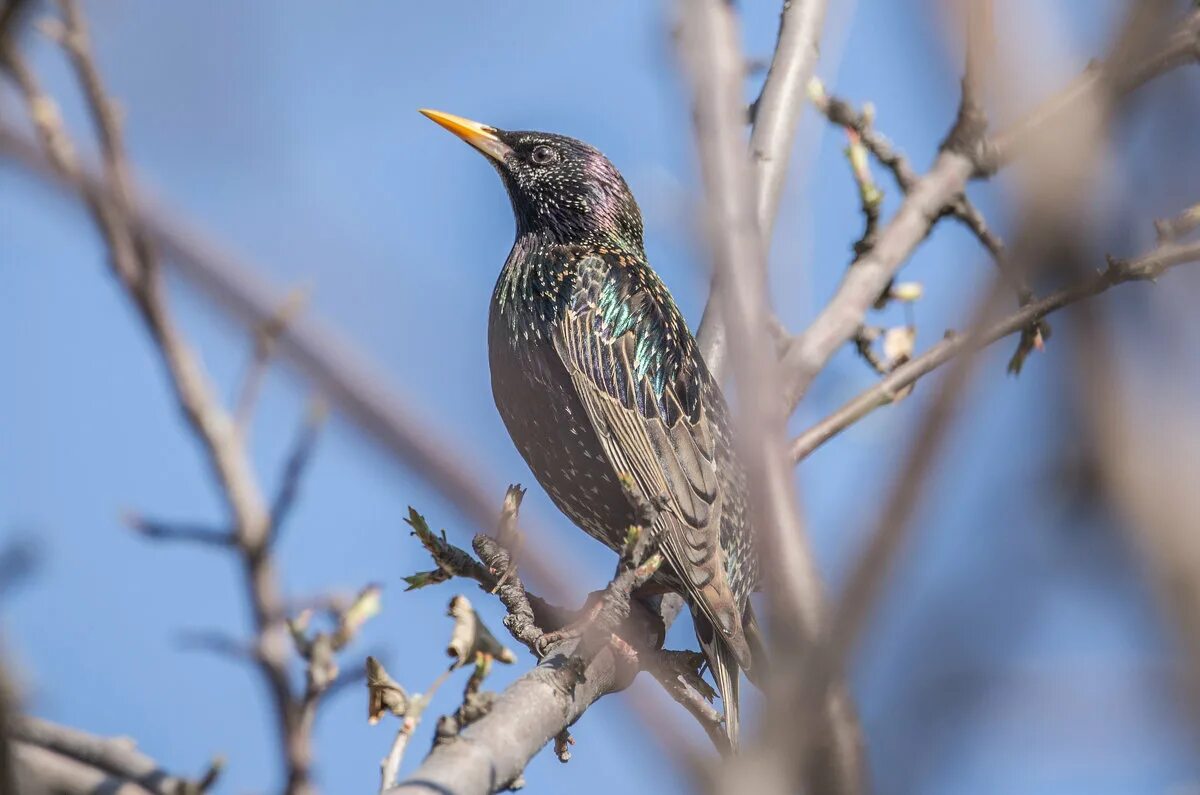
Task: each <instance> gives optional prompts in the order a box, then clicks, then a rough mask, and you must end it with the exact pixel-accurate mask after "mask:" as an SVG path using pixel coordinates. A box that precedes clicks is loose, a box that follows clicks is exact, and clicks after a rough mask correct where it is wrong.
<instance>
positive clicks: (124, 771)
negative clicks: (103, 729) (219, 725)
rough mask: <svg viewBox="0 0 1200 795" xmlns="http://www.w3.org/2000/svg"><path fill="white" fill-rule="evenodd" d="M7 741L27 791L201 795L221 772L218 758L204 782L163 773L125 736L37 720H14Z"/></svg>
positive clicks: (68, 794) (86, 794) (66, 794)
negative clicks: (114, 735)
mask: <svg viewBox="0 0 1200 795" xmlns="http://www.w3.org/2000/svg"><path fill="white" fill-rule="evenodd" d="M7 736H8V740H9V744H10V748H11V752H12V756H13V762H14V764H15V767H16V773H17V779H18V781H19V782H21V784H22V789H21V791H22V792H35V791H39V790H38V789H35V788H41V790H44V791H46V792H53V793H56V794H58V795H92V793H98V792H121V793H127V792H128V793H129V795H146V794H147V793H148V794H149V795H201V793H204V792H206V791H207V790H208V789H209V788H210V787H211V786H212V785H213V784H214V783H216V780H217V777H218V776H219V775H220V773H221V768H222V767H223V765H224V762H223V761H222V760H221V759H219V758H218V759H214V760H213V762H212V764H211V765H210V766H209V768H208V770H207V771H206V772H205V773H204V774H202V775H201V776H200V777H199V778H196V779H188V778H182V777H180V776H175V775H172V774H170V773H167V772H166V771H164V770H163V769H162V768H161V767H159V766H158V764H157V763H156V762H155V761H154V760H153V759H151V758H150V757H148V756H146V755H145V754H143V753H142V752H141V751H139V750H137V745H136V744H135V743H134V742H133V740H130V739H128V738H125V737H97V736H96V735H93V734H88V733H86V732H82V731H79V730H78V729H72V728H68V727H66V726H60V725H58V724H55V723H51V722H49V721H45V720H41V719H38V718H29V717H18V718H13V719H10V721H9V725H8V735H7Z"/></svg>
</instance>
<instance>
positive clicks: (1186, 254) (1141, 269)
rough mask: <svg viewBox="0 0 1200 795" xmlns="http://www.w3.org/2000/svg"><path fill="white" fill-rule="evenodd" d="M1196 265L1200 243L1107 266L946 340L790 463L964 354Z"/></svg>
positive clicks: (841, 416)
mask: <svg viewBox="0 0 1200 795" xmlns="http://www.w3.org/2000/svg"><path fill="white" fill-rule="evenodd" d="M1198 260H1200V243H1193V244H1190V245H1174V244H1164V245H1161V246H1159V247H1158V248H1156V249H1154V250H1153V251H1151V252H1149V253H1147V254H1145V255H1143V256H1141V257H1139V258H1137V259H1135V260H1129V261H1125V260H1110V261H1109V264H1108V267H1107V268H1105V269H1104V270H1103V271H1101V272H1100V273H1098V274H1096V276H1095V278H1093V279H1091V280H1090V281H1088V282H1086V283H1084V284H1080V285H1077V286H1075V287H1071V288H1067V289H1065V290H1059V291H1058V292H1056V293H1054V294H1053V295H1049V296H1046V297H1045V298H1043V299H1041V300H1040V301H1034V302H1033V303H1030V304H1026V305H1025V306H1024V307H1022V308H1021V309H1020V310H1018V311H1016V312H1014V313H1013V314H1011V315H1009V316H1008V317H1006V318H1004V319H1003V320H1001V321H999V322H997V323H994V324H992V325H991V326H989V327H988V328H987V329H985V330H983V331H982V332H981V333H980V334H979V335H978V336H975V337H967V336H963V335H957V334H955V335H948V336H947V338H946V339H944V340H942V341H941V342H939V343H938V344H937V345H934V346H933V347H932V348H930V349H929V350H928V351H926V352H925V353H923V354H921V355H920V356H918V357H916V358H915V359H912V360H911V361H909V362H907V363H905V364H902V365H900V366H899V367H897V368H896V369H895V370H893V371H892V372H891V373H889V374H888V375H887V376H886V377H884V378H881V379H880V380H879V382H878V383H876V384H875V385H874V386H872V387H870V388H869V389H866V390H864V391H863V392H862V393H860V394H859V395H858V396H857V397H854V398H852V399H851V400H849V401H847V402H846V403H845V404H843V405H842V406H841V408H839V409H838V410H837V411H835V412H833V413H832V414H830V415H829V416H828V417H826V418H825V419H823V420H821V421H820V422H818V423H817V424H816V425H813V426H812V427H811V428H809V429H808V430H806V431H804V433H802V434H800V435H799V436H797V437H796V438H795V439H793V440H792V445H791V454H792V460H793V461H795V462H797V463H798V462H800V461H802V460H803V459H805V458H807V457H808V456H809V455H810V454H811V453H812V452H813V451H814V450H816V449H817V448H818V447H820V446H821V445H823V444H825V442H827V441H829V440H830V439H832V438H833V437H835V436H837V435H838V434H839V433H841V432H842V431H844V430H846V428H849V427H850V426H851V425H853V424H854V423H856V422H858V421H859V420H861V419H862V418H863V417H865V416H867V415H868V414H870V413H871V412H872V411H874V410H875V409H877V408H879V407H881V406H886V405H888V404H889V403H892V402H894V401H895V400H896V397H897V395H899V394H901V393H902V392H904V390H906V389H907V388H908V387H909V386H911V385H912V384H914V383H916V382H917V380H918V379H920V378H921V377H922V376H925V375H928V374H929V373H931V372H933V371H934V370H936V369H937V368H939V367H941V366H942V365H943V364H945V363H946V362H948V361H950V360H951V359H953V358H954V357H955V356H958V355H959V354H960V353H963V352H965V351H972V350H977V349H979V348H983V347H986V346H988V345H991V344H992V343H993V342H996V341H997V340H999V339H1002V338H1004V337H1007V336H1009V335H1010V334H1016V333H1017V332H1019V331H1021V330H1022V329H1025V328H1028V327H1029V325H1030V324H1032V323H1035V322H1037V321H1038V320H1041V319H1042V318H1044V317H1046V316H1047V315H1049V314H1050V313H1052V312H1055V311H1057V310H1059V309H1062V308H1063V307H1065V306H1069V305H1071V304H1074V303H1076V302H1078V301H1082V300H1084V299H1086V298H1091V297H1092V296H1095V295H1099V294H1100V293H1103V292H1105V291H1107V290H1108V289H1109V288H1112V287H1115V286H1117V285H1118V284H1124V283H1125V282H1133V281H1154V280H1155V279H1157V278H1158V277H1159V276H1160V275H1162V274H1163V273H1164V272H1165V271H1167V270H1169V269H1170V268H1173V267H1175V266H1176V265H1184V264H1188V263H1194V262H1196V261H1198Z"/></svg>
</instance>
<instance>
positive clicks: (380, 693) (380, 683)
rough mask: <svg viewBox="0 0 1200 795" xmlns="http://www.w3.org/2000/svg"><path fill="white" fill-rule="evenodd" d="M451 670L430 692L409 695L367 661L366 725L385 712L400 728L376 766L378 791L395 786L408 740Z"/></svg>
mask: <svg viewBox="0 0 1200 795" xmlns="http://www.w3.org/2000/svg"><path fill="white" fill-rule="evenodd" d="M451 670H452V669H450V668H448V669H446V670H445V671H443V672H442V673H441V674H440V675H439V676H438V678H437V679H435V680H434V681H433V684H431V685H430V686H429V689H428V690H426V691H425V692H424V693H416V694H414V695H412V696H409V695H408V693H407V692H405V690H404V688H403V687H401V686H400V683H399V682H397V681H396V680H395V679H393V678H392V677H391V676H390V675H389V674H388V672H387V670H386V669H385V668H384V667H383V664H382V663H381V662H379V661H378V660H376V659H375V658H374V657H368V658H367V669H366V673H367V702H368V706H367V722H368V723H370V724H372V725H374V724H376V723H378V722H379V719H380V718H381V717H383V713H384V712H390V713H392V714H393V715H395V716H396V717H398V718H400V729H399V730H398V731H397V732H396V738H395V739H394V740H393V741H392V745H391V747H390V748H389V749H388V753H387V756H385V757H384V758H383V760H382V761H381V762H380V763H379V791H380V792H381V793H382V792H385V791H386V790H387V789H389V788H390V787H394V786H395V785H396V779H397V778H398V777H399V775H400V765H401V764H402V763H403V761H404V752H405V750H407V748H408V741H409V740H410V739H411V738H412V735H413V732H414V731H416V729H417V724H418V723H420V722H421V716H422V715H423V714H424V712H425V708H426V707H427V706H429V702H430V701H431V700H432V699H433V694H434V693H436V692H437V689H438V688H439V687H441V685H442V683H443V682H445V681H446V677H448V676H449V675H450V671H451Z"/></svg>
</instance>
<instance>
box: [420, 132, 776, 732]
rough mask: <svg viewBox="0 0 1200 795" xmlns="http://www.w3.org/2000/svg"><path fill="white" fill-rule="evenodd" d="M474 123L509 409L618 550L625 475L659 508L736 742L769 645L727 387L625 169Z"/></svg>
mask: <svg viewBox="0 0 1200 795" xmlns="http://www.w3.org/2000/svg"><path fill="white" fill-rule="evenodd" d="M435 120H437V119H435ZM458 121H459V120H456V123H457V122H458ZM462 121H463V125H470V124H474V123H470V122H465V120H462ZM439 123H441V122H439ZM446 126H451V125H449V124H447V125H446ZM451 129H455V128H454V127H451ZM476 129H478V130H481V131H483V132H481V133H476V132H475V130H476ZM455 131H456V132H458V130H457V129H455ZM460 134H462V133H460ZM471 134H472V135H474V134H478V135H480V136H486V139H485V140H484V143H483V144H481V143H479V142H473V143H475V145H476V146H477V147H478V148H481V149H484V150H485V151H486V152H487V153H488V154H489V156H490V157H492V159H493V162H494V164H495V165H496V168H497V171H499V173H500V175H501V177H502V179H503V180H504V184H505V186H506V187H507V189H508V193H509V197H510V199H511V200H512V205H513V212H514V215H515V217H516V222H517V238H516V242H515V243H514V244H513V249H512V252H511V253H510V254H509V257H508V260H507V262H506V263H505V265H504V268H503V270H502V271H501V273H500V277H499V279H498V281H497V283H496V289H495V292H494V294H493V301H492V307H491V319H490V323H489V355H490V363H491V373H492V390H493V394H494V397H495V399H496V406H497V408H498V409H499V411H500V415H501V417H502V418H503V419H504V422H505V425H506V426H507V428H508V431H509V433H510V435H511V436H512V438H513V442H514V443H515V444H516V446H517V449H518V450H520V452H521V454H522V456H524V458H525V460H526V462H527V463H528V464H529V467H530V469H531V470H532V471H533V473H534V475H535V477H536V478H537V480H538V482H539V483H541V485H542V486H543V488H545V489H546V492H547V494H549V496H550V498H551V499H552V500H553V501H554V503H555V504H556V505H557V506H558V507H559V508H560V509H561V510H562V511H563V513H565V514H566V515H567V516H568V517H570V518H571V520H572V521H574V522H575V523H576V524H578V525H579V526H580V527H581V528H583V529H584V530H585V531H586V532H587V533H588V534H590V535H591V536H593V537H594V538H597V539H598V540H600V541H602V542H603V543H604V544H606V545H607V546H609V547H610V548H612V549H615V550H619V549H620V548H621V544H622V542H623V539H624V535H625V530H626V528H627V527H628V526H629V525H631V524H635V523H637V522H638V521H639V517H638V516H637V515H636V512H635V508H634V506H633V505H632V504H631V501H630V498H629V495H628V494H627V493H626V490H625V488H624V487H623V486H622V485H621V483H620V482H619V479H618V475H622V476H628V477H629V479H631V480H632V482H633V483H634V484H635V486H636V488H637V489H638V490H639V491H640V492H641V495H640V496H641V497H642V498H643V499H644V500H646V501H648V502H650V503H651V504H656V505H661V506H662V509H661V510H660V511H659V512H658V514H657V518H656V520H655V523H654V528H653V529H654V531H655V532H656V533H657V540H658V543H659V546H660V549H661V550H662V552H663V554H664V557H665V558H666V559H667V561H668V565H667V566H664V567H663V569H662V570H661V571H660V573H659V574H658V575H656V576H657V578H658V580H659V582H660V584H661V585H665V586H666V587H669V588H671V589H672V590H676V591H678V592H679V593H681V594H683V595H684V596H685V598H687V600H688V603H689V604H690V606H691V608H692V613H693V617H694V619H695V623H696V633H697V637H698V638H699V640H700V643H701V646H702V647H703V649H704V652H705V655H706V656H707V658H708V660H709V662H710V666H711V668H712V670H713V673H714V676H715V677H716V679H717V683H718V685H719V687H720V690H721V694H722V698H723V700H724V702H725V711H726V723H727V730H728V732H729V734H730V737H731V739H734V740H736V735H737V726H738V720H737V682H738V671H739V668H741V669H746V670H748V671H749V670H751V669H752V667H753V666H754V657H756V656H757V653H758V651H759V649H760V646H759V643H758V637H757V635H758V633H757V625H756V624H755V622H754V618H753V612H752V610H751V609H750V602H749V596H750V593H751V591H752V590H754V589H755V588H756V587H757V585H758V558H757V554H756V552H755V549H754V543H753V533H752V531H751V528H750V525H749V517H748V515H747V510H746V499H745V491H746V484H745V475H744V472H743V469H742V467H741V466H740V464H739V462H738V460H737V457H736V455H735V453H734V450H733V443H732V440H731V437H730V428H729V420H728V411H727V408H726V404H725V400H724V398H723V396H722V394H721V390H720V388H719V385H718V384H717V383H716V382H715V381H714V379H713V378H712V376H711V375H710V374H709V372H708V368H707V367H706V366H705V364H704V361H703V358H702V357H701V355H700V351H699V349H698V347H697V345H696V341H695V339H694V338H693V337H692V334H691V332H690V331H689V330H688V328H687V325H686V323H685V322H684V320H683V317H682V315H681V314H680V312H679V310H678V308H677V307H676V305H675V302H674V301H673V300H672V298H671V295H670V293H669V292H668V291H667V288H666V287H665V286H664V285H663V283H662V281H661V280H660V279H659V278H658V276H657V275H656V274H655V273H654V271H653V270H651V269H650V267H649V265H648V263H647V262H646V257H645V252H644V250H643V248H642V220H641V214H640V212H639V211H638V207H637V204H636V202H635V201H634V199H633V196H632V195H631V194H630V192H629V189H628V187H627V186H626V184H625V181H624V180H623V179H622V178H621V176H620V174H619V173H618V172H617V171H616V169H615V168H613V166H612V164H611V163H609V161H608V160H607V159H606V158H605V157H604V156H603V155H601V154H600V153H599V152H597V151H596V150H595V149H593V148H592V147H590V146H588V145H587V144H584V143H582V142H579V141H575V140H573V139H570V138H564V137H561V136H555V135H547V134H544V133H526V132H503V131H500V130H495V129H493V128H484V127H481V126H478V125H476V127H475V128H471ZM464 137H465V138H467V139H468V140H471V137H470V135H465V134H464Z"/></svg>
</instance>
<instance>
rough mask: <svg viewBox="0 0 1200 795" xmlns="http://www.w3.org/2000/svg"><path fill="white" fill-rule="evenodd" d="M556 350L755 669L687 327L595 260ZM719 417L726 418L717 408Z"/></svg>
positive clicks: (643, 283) (709, 607)
mask: <svg viewBox="0 0 1200 795" xmlns="http://www.w3.org/2000/svg"><path fill="white" fill-rule="evenodd" d="M579 273H580V275H579V277H578V279H577V282H576V285H575V287H574V289H573V290H572V295H571V299H570V301H569V302H568V305H567V307H566V309H565V311H564V312H563V313H562V317H561V319H560V322H559V324H558V328H557V332H556V335H555V347H556V349H557V351H558V354H559V356H560V357H561V359H562V361H563V363H564V364H565V366H566V368H567V371H568V372H569V373H570V376H571V380H572V383H573V384H574V386H575V389H576V391H577V392H578V394H579V396H580V398H581V400H582V403H583V405H584V406H585V408H586V410H587V413H588V417H589V419H590V420H591V422H592V425H593V427H594V428H595V430H596V434H597V436H598V437H599V438H600V441H601V444H602V445H603V447H604V450H605V452H606V453H607V455H608V457H609V459H610V461H611V462H612V464H613V466H614V468H615V469H616V470H617V471H618V472H620V473H625V474H628V475H629V476H630V477H631V478H632V480H633V482H634V483H635V484H636V485H637V487H638V488H639V489H641V491H642V493H643V496H644V497H645V498H646V499H648V500H649V501H650V502H651V503H652V504H655V503H657V504H659V505H661V506H662V510H661V511H660V512H659V514H658V519H657V520H656V523H655V524H656V529H657V531H658V532H659V535H660V542H661V548H662V550H663V553H664V555H665V556H666V558H667V560H668V561H669V562H670V563H671V565H672V566H673V568H674V569H675V571H676V573H677V574H678V576H679V578H680V579H681V580H682V584H683V585H684V587H685V588H686V589H687V591H688V592H689V595H690V596H692V598H693V600H694V601H695V602H696V603H697V605H698V606H699V607H700V608H701V610H702V611H703V612H704V614H705V615H706V616H707V617H708V618H709V619H710V620H711V622H712V623H713V625H714V626H715V627H716V628H717V629H718V630H719V631H720V633H721V635H722V636H724V637H725V638H726V639H727V641H728V642H730V646H731V647H732V648H733V649H734V651H735V654H737V655H738V656H739V657H741V656H742V655H741V654H740V652H741V651H742V649H746V651H745V654H746V657H747V659H748V656H749V650H748V647H746V645H745V641H744V638H743V636H742V630H741V611H740V609H739V606H738V605H737V604H736V600H735V598H734V595H733V592H732V590H731V589H730V587H729V582H728V578H727V576H726V574H725V555H724V553H723V551H722V549H721V543H720V526H721V493H720V488H719V480H718V477H717V455H716V452H717V451H716V448H715V443H714V434H713V425H712V420H713V417H712V416H711V411H712V407H709V406H706V405H705V402H704V393H703V390H702V389H701V388H700V387H701V383H700V379H706V378H708V375H707V373H706V372H700V371H699V369H698V368H701V367H703V364H702V363H699V361H698V358H697V357H696V356H694V355H691V354H693V352H692V351H690V350H689V349H687V348H685V347H684V346H693V347H694V345H695V343H694V340H692V337H691V334H690V332H689V331H688V330H687V328H686V326H684V325H683V321H682V318H681V317H680V316H679V313H678V311H677V310H676V309H675V308H674V304H673V303H671V299H670V298H669V296H667V295H666V290H665V288H664V287H663V286H662V284H661V282H659V281H658V280H657V277H654V276H653V274H647V273H644V272H642V271H638V272H636V273H633V274H631V273H630V272H629V270H628V268H627V263H622V262H621V261H620V260H619V259H614V257H612V256H609V257H604V256H592V257H588V258H587V259H586V260H585V261H584V262H583V263H582V265H581V267H580V269H579ZM717 410H722V409H721V408H720V407H718V408H717Z"/></svg>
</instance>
